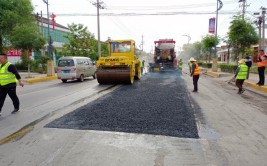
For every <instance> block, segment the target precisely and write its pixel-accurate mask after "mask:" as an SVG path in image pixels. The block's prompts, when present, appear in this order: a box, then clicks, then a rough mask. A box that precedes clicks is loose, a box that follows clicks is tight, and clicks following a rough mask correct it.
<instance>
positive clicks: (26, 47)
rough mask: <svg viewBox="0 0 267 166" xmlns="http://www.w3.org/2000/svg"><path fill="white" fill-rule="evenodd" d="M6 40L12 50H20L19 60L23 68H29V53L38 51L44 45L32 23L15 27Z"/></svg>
mask: <svg viewBox="0 0 267 166" xmlns="http://www.w3.org/2000/svg"><path fill="white" fill-rule="evenodd" d="M8 38H9V40H10V42H11V44H12V47H13V48H16V49H20V50H22V56H21V59H22V63H23V64H24V65H25V66H27V65H28V66H30V65H29V63H30V58H29V52H30V51H33V50H34V51H39V50H40V49H41V48H42V47H43V46H44V44H45V39H44V38H43V37H42V36H41V34H40V33H39V31H38V27H37V25H36V24H35V23H34V22H32V23H25V24H21V25H19V26H16V27H15V28H14V29H13V31H12V32H11V33H10V35H9V36H8Z"/></svg>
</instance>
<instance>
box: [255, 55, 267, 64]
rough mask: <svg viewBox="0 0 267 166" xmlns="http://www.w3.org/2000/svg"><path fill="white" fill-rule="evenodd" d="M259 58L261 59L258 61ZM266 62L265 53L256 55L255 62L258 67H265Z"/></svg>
mask: <svg viewBox="0 0 267 166" xmlns="http://www.w3.org/2000/svg"><path fill="white" fill-rule="evenodd" d="M259 59H261V61H259ZM266 64H267V55H264V54H263V55H259V56H258V62H257V66H258V67H265V66H266Z"/></svg>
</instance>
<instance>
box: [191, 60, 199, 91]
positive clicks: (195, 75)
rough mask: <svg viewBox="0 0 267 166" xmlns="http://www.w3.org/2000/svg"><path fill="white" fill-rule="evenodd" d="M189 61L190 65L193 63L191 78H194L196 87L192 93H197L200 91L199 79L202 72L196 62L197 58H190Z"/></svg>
mask: <svg viewBox="0 0 267 166" xmlns="http://www.w3.org/2000/svg"><path fill="white" fill-rule="evenodd" d="M189 61H190V63H192V70H191V77H193V85H194V90H193V91H192V92H197V91H198V85H197V82H198V79H199V75H200V70H199V67H198V64H197V63H196V61H197V60H195V58H190V59H189Z"/></svg>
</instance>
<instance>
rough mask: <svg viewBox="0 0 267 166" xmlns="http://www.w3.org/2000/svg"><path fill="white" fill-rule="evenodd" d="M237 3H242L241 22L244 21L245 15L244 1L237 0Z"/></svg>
mask: <svg viewBox="0 0 267 166" xmlns="http://www.w3.org/2000/svg"><path fill="white" fill-rule="evenodd" d="M238 2H243V3H242V20H244V18H245V13H246V0H239V1H238Z"/></svg>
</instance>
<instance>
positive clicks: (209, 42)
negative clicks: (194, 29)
mask: <svg viewBox="0 0 267 166" xmlns="http://www.w3.org/2000/svg"><path fill="white" fill-rule="evenodd" d="M202 44H203V48H204V49H205V50H206V51H209V56H208V60H209V62H210V60H211V53H212V48H215V47H216V45H218V44H219V38H218V37H216V36H214V35H206V36H205V37H204V38H203V39H202Z"/></svg>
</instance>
